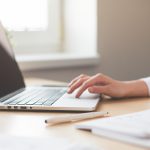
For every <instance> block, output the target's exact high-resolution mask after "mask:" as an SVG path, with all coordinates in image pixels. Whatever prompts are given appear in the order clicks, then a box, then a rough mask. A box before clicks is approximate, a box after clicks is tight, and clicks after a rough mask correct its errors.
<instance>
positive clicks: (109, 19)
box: [24, 0, 150, 81]
mask: <svg viewBox="0 0 150 150" xmlns="http://www.w3.org/2000/svg"><path fill="white" fill-rule="evenodd" d="M98 51H99V53H100V55H101V58H100V63H99V65H98V66H95V67H81V68H68V69H53V70H42V71H38V70H37V71H33V72H24V76H32V77H44V78H49V79H54V80H60V81H69V80H71V79H72V78H73V77H75V76H77V75H79V74H81V73H85V74H90V75H92V74H95V73H96V72H103V73H106V74H108V75H109V76H112V77H113V78H116V79H121V80H130V79H136V78H140V77H145V76H149V75H150V66H149V65H150V0H98Z"/></svg>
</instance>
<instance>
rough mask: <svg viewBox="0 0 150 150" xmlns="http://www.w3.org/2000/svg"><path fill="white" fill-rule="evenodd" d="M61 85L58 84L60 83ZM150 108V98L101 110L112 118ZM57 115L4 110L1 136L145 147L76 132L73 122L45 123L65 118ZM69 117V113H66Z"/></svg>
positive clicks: (114, 149)
mask: <svg viewBox="0 0 150 150" xmlns="http://www.w3.org/2000/svg"><path fill="white" fill-rule="evenodd" d="M27 83H28V84H30V85H31V84H35V83H37V84H54V83H55V82H51V81H46V80H33V79H30V80H27ZM56 84H58V83H56ZM62 84H63V83H62ZM145 109H150V98H136V99H124V100H103V101H102V102H101V103H100V105H99V107H98V108H97V111H109V112H110V113H111V114H112V116H116V115H121V114H126V113H132V112H136V111H142V110H145ZM63 114H64V113H58V112H57V113H56V112H55V113H54V112H6V111H0V134H8V135H18V136H30V137H34V136H37V137H47V136H50V137H54V138H64V139H66V140H67V141H69V142H70V143H72V142H74V141H76V142H80V143H85V144H86V143H88V144H89V143H90V144H91V145H96V146H97V147H100V148H103V149H104V150H105V149H106V150H142V148H139V147H135V146H132V145H128V144H124V143H121V142H118V141H113V140H109V139H105V138H101V137H98V136H95V135H92V134H91V133H89V132H86V131H80V130H76V129H75V128H74V124H73V123H71V124H70V123H68V124H62V125H57V126H46V125H45V123H44V120H45V119H46V118H48V117H49V116H57V115H63ZM65 114H69V113H65Z"/></svg>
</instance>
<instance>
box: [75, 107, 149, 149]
mask: <svg viewBox="0 0 150 150" xmlns="http://www.w3.org/2000/svg"><path fill="white" fill-rule="evenodd" d="M76 127H77V128H78V129H90V130H91V131H92V132H93V133H94V134H98V135H101V136H105V137H110V138H114V139H117V140H121V141H125V142H129V143H133V144H138V145H140V146H144V145H145V147H149V148H150V110H146V111H142V112H138V113H132V114H128V115H122V116H117V117H109V118H104V119H97V120H94V121H88V122H85V123H81V124H78V125H77V126H76Z"/></svg>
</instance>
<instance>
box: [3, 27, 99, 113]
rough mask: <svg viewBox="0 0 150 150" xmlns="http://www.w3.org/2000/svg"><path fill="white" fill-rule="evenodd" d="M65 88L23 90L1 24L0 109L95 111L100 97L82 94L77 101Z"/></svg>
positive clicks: (31, 88)
mask: <svg viewBox="0 0 150 150" xmlns="http://www.w3.org/2000/svg"><path fill="white" fill-rule="evenodd" d="M66 90H67V88H66V87H64V88H63V87H43V86H39V87H37V86H35V87H26V86H25V83H24V79H23V76H22V74H21V71H20V69H19V67H18V64H17V62H16V60H15V57H14V54H13V50H12V47H11V46H10V44H9V41H8V39H7V36H6V34H5V32H4V29H3V27H2V25H1V24H0V109H1V110H26V111H29V110H37V111H54V110H57V111H94V110H95V109H96V106H97V104H98V102H99V100H100V99H99V97H100V96H99V95H97V94H90V93H89V92H88V91H85V92H84V94H83V95H82V96H81V97H80V98H79V99H76V98H75V92H74V93H73V94H71V95H69V94H67V93H66Z"/></svg>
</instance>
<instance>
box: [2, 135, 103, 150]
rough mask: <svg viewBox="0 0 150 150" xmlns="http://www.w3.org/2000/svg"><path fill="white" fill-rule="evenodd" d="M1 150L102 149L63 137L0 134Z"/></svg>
mask: <svg viewBox="0 0 150 150" xmlns="http://www.w3.org/2000/svg"><path fill="white" fill-rule="evenodd" d="M0 150H100V148H96V147H93V145H89V144H83V143H78V142H69V141H67V140H65V139H63V138H55V137H44V138H41V137H40V138H38V137H19V136H8V135H0Z"/></svg>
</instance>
